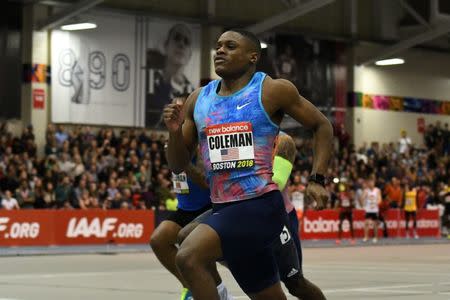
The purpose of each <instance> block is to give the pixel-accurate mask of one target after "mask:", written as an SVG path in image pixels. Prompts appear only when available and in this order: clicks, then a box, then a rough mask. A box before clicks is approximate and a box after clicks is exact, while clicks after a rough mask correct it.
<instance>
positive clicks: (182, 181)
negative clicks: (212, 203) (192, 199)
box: [172, 172, 189, 194]
mask: <svg viewBox="0 0 450 300" xmlns="http://www.w3.org/2000/svg"><path fill="white" fill-rule="evenodd" d="M172 184H173V191H174V192H175V193H177V194H189V185H188V183H187V176H186V173H185V172H182V173H180V174H178V175H177V174H175V173H172Z"/></svg>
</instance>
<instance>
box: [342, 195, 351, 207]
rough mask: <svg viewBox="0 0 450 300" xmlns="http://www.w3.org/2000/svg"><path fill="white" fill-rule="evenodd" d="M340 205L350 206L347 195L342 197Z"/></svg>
mask: <svg viewBox="0 0 450 300" xmlns="http://www.w3.org/2000/svg"><path fill="white" fill-rule="evenodd" d="M341 205H342V207H350V199H349V198H347V197H342V199H341Z"/></svg>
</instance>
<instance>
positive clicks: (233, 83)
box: [217, 69, 255, 96]
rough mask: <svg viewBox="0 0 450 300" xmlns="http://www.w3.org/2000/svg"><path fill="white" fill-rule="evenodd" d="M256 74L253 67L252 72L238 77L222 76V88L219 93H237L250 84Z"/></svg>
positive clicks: (223, 94)
mask: <svg viewBox="0 0 450 300" xmlns="http://www.w3.org/2000/svg"><path fill="white" fill-rule="evenodd" d="M254 74H255V71H254V70H253V69H252V70H250V72H249V71H247V72H245V73H244V74H242V75H241V76H238V77H236V78H222V80H221V81H220V88H219V90H218V91H217V93H218V94H219V95H220V96H229V95H231V94H234V93H236V92H237V91H239V90H240V89H242V88H243V87H245V86H246V85H247V84H248V82H249V81H250V80H251V79H252V78H253V75H254Z"/></svg>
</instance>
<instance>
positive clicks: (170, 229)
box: [151, 220, 181, 244]
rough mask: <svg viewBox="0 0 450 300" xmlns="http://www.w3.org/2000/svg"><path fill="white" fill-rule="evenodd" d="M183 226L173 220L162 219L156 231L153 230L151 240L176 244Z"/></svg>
mask: <svg viewBox="0 0 450 300" xmlns="http://www.w3.org/2000/svg"><path fill="white" fill-rule="evenodd" d="M180 230H181V226H180V225H178V224H177V223H175V222H174V221H171V220H164V221H162V222H161V223H160V224H159V225H158V227H156V229H155V231H153V234H152V237H151V240H153V241H154V240H158V241H164V242H166V243H170V244H175V243H176V241H177V236H178V233H179V232H180Z"/></svg>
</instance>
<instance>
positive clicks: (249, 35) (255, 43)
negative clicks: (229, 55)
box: [227, 28, 261, 56]
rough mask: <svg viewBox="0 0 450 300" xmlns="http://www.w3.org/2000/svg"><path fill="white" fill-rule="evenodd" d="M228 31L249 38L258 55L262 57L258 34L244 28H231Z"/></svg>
mask: <svg viewBox="0 0 450 300" xmlns="http://www.w3.org/2000/svg"><path fill="white" fill-rule="evenodd" d="M227 31H233V32H237V33H239V34H240V35H242V36H243V37H245V38H247V39H248V40H249V41H250V42H251V43H252V44H253V46H254V47H255V50H256V51H257V52H258V55H259V56H261V42H260V40H259V39H258V37H257V36H256V34H254V33H253V32H250V31H248V30H245V29H242V28H231V29H229V30H227Z"/></svg>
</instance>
